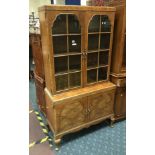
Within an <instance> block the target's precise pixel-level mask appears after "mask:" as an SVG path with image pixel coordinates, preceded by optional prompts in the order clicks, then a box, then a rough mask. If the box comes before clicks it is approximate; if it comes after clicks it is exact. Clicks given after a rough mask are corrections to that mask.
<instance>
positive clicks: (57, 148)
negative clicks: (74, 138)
mask: <svg viewBox="0 0 155 155" xmlns="http://www.w3.org/2000/svg"><path fill="white" fill-rule="evenodd" d="M54 143H55V145H56V148H55V150H56V151H58V150H59V148H60V143H61V138H60V137H59V138H54Z"/></svg>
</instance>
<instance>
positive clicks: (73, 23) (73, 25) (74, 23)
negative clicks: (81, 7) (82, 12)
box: [68, 15, 81, 33]
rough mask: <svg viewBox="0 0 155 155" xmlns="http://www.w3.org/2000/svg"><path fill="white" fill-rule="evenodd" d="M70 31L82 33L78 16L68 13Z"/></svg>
mask: <svg viewBox="0 0 155 155" xmlns="http://www.w3.org/2000/svg"><path fill="white" fill-rule="evenodd" d="M68 32H69V33H80V32H81V27H80V24H79V21H78V18H77V17H76V16H75V15H68Z"/></svg>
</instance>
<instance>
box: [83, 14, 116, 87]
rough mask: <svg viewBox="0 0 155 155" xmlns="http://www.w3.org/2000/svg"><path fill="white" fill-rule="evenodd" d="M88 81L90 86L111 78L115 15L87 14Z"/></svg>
mask: <svg viewBox="0 0 155 155" xmlns="http://www.w3.org/2000/svg"><path fill="white" fill-rule="evenodd" d="M86 16H87V29H86V38H87V39H86V47H85V48H86V55H87V58H86V73H87V76H86V80H85V84H86V85H90V84H93V83H98V82H102V81H107V80H108V78H109V69H110V68H109V65H110V60H111V46H112V38H113V24H114V14H108V13H99V12H96V13H87V15H86Z"/></svg>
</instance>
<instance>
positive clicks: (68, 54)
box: [54, 52, 82, 58]
mask: <svg viewBox="0 0 155 155" xmlns="http://www.w3.org/2000/svg"><path fill="white" fill-rule="evenodd" d="M81 54H82V53H81V52H66V53H61V54H54V57H55V58H57V57H63V56H70V55H81Z"/></svg>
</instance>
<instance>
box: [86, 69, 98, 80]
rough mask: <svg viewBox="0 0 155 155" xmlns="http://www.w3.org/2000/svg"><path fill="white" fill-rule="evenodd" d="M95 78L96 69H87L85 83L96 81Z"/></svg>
mask: <svg viewBox="0 0 155 155" xmlns="http://www.w3.org/2000/svg"><path fill="white" fill-rule="evenodd" d="M96 79H97V69H91V70H88V71H87V83H93V82H96Z"/></svg>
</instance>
